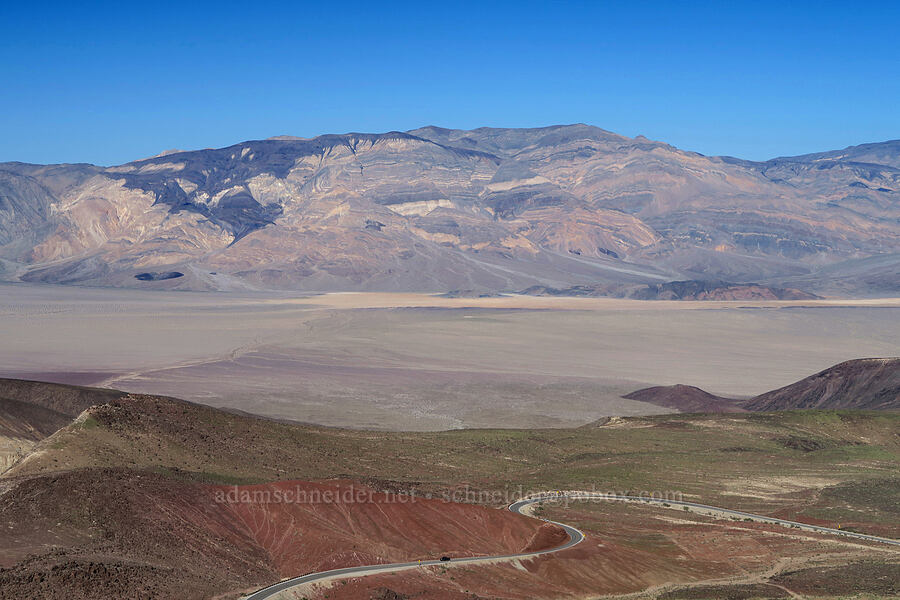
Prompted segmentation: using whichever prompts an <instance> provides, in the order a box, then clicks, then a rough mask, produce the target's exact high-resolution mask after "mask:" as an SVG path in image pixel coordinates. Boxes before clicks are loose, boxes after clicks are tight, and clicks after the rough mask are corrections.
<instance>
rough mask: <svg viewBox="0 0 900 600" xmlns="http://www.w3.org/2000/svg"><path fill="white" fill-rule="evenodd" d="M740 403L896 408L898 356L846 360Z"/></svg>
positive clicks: (773, 407)
mask: <svg viewBox="0 0 900 600" xmlns="http://www.w3.org/2000/svg"><path fill="white" fill-rule="evenodd" d="M741 405H742V406H743V407H744V408H746V409H747V410H754V411H760V410H764V411H774V410H791V409H796V408H827V409H841V408H859V409H870V410H898V409H900V358H861V359H859V360H848V361H847V362H842V363H840V364H839V365H835V366H833V367H831V368H828V369H825V370H824V371H822V372H821V373H816V374H815V375H811V376H809V377H807V378H806V379H801V380H800V381H798V382H797V383H793V384H791V385H789V386H786V387H783V388H780V389H777V390H773V391H771V392H767V393H765V394H762V395H760V396H757V397H755V398H752V399H750V400H747V401H745V402H742V403H741Z"/></svg>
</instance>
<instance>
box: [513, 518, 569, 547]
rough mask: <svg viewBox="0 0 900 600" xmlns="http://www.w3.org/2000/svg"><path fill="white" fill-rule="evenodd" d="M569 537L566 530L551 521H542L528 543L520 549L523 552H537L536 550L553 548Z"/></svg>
mask: <svg viewBox="0 0 900 600" xmlns="http://www.w3.org/2000/svg"><path fill="white" fill-rule="evenodd" d="M568 539H569V534H568V533H566V530H565V529H563V528H562V527H560V526H558V525H554V524H553V523H544V524H543V525H541V528H540V529H538V530H537V532H536V533H535V534H534V537H532V538H531V541H530V542H528V545H527V546H525V548H523V549H522V551H523V552H537V551H538V550H546V549H547V548H555V547H557V546H560V545H562V544H563V543H565V542H566V540H568Z"/></svg>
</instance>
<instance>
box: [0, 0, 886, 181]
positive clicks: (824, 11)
mask: <svg viewBox="0 0 900 600" xmlns="http://www.w3.org/2000/svg"><path fill="white" fill-rule="evenodd" d="M13 4H15V5H13ZM898 30H900V3H897V2H890V3H869V4H865V3H863V4H856V5H854V4H851V3H830V2H809V3H804V2H785V1H781V2H747V3H740V2H727V1H726V2H716V3H712V2H711V3H702V2H677V3H676V2H671V3H656V2H643V3H642V2H592V3H575V2H559V3H551V2H545V3H531V2H515V3H507V2H501V1H497V2H493V3H486V2H479V3H463V2H443V3H436V7H435V6H429V3H423V2H417V3H409V4H405V3H397V4H379V3H376V2H369V3H359V4H355V3H353V2H341V3H335V4H332V3H328V2H321V1H320V2H316V3H312V4H304V3H301V2H296V3H283V4H275V3H267V2H245V3H240V4H238V3H228V2H218V3H208V4H203V3H195V4H193V5H191V6H187V5H186V4H167V3H165V2H160V3H149V4H148V3H140V5H138V6H134V7H129V6H124V5H121V4H118V3H107V4H104V3H90V2H87V3H84V4H78V3H66V4H62V3H59V4H56V3H45V4H28V3H24V2H17V3H11V2H2V3H0V161H4V160H21V161H26V162H93V163H97V164H118V163H122V162H126V161H128V160H132V159H136V158H141V157H145V156H149V155H153V154H156V153H158V152H160V151H162V150H165V149H168V148H183V149H195V148H203V147H219V146H225V145H229V144H232V143H236V142H239V141H243V140H247V139H260V138H265V137H269V136H273V135H279V134H290V135H299V136H314V135H317V134H321V133H341V132H347V131H389V130H405V129H410V128H414V127H418V126H421V125H426V124H433V125H440V126H444V127H455V128H473V127H479V126H496V127H532V126H542V125H549V124H556V123H574V122H585V123H590V124H592V125H597V126H599V127H603V128H604V129H609V130H612V131H615V132H617V133H622V134H625V135H629V136H634V135H638V134H643V135H646V136H647V137H650V138H653V139H658V140H663V141H666V142H669V143H671V144H674V145H676V146H679V147H681V148H685V149H689V150H695V151H698V152H702V153H704V154H730V155H734V156H740V157H742V158H750V159H766V158H771V157H773V156H779V155H789V154H800V153H804V152H813V151H820V150H829V149H835V148H842V147H844V146H847V145H850V144H857V143H862V142H869V141H883V140H887V139H894V138H900V43H898V42H897V31H898Z"/></svg>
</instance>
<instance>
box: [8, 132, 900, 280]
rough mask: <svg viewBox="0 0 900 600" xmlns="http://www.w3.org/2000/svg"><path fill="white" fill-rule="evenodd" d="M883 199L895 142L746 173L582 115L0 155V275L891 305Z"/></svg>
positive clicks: (894, 237)
mask: <svg viewBox="0 0 900 600" xmlns="http://www.w3.org/2000/svg"><path fill="white" fill-rule="evenodd" d="M898 199H900V140H895V141H890V142H884V143H875V144H864V145H861V146H854V147H850V148H847V149H844V150H840V151H833V152H823V153H819V154H809V155H804V156H796V157H787V158H776V159H773V160H769V161H765V162H752V161H746V160H740V159H736V158H730V157H708V156H703V155H701V154H697V153H695V152H688V151H684V150H680V149H678V148H675V147H673V146H671V145H668V144H665V143H662V142H656V141H651V140H649V139H646V138H644V137H641V136H638V137H636V138H628V137H624V136H621V135H617V134H614V133H611V132H608V131H605V130H602V129H599V128H597V127H592V126H588V125H582V124H578V125H565V126H553V127H544V128H537V129H494V128H480V129H474V130H470V131H463V130H454V129H442V128H438V127H424V128H421V129H416V130H412V131H408V132H390V133H384V134H359V133H349V134H343V135H323V136H319V137H316V138H312V139H304V138H295V137H289V136H282V137H278V138H270V139H267V140H260V141H248V142H244V143H240V144H236V145H234V146H230V147H227V148H221V149H207V150H198V151H190V152H182V151H167V152H165V153H163V154H161V155H159V156H156V157H153V158H148V159H144V160H137V161H134V162H130V163H127V164H124V165H119V166H113V167H100V166H94V165H89V164H60V165H34V164H24V163H15V162H13V163H0V279H3V280H7V281H30V282H45V283H61V284H78V285H99V286H117V287H139V288H147V289H156V288H165V289H196V290H234V289H284V290H306V291H325V290H328V291H345V290H346V291H350V290H355V291H421V292H450V291H459V290H471V291H494V292H496V291H521V290H525V289H527V288H529V287H532V286H546V287H548V288H553V289H565V288H568V287H571V286H592V289H596V290H600V293H602V294H610V295H633V294H637V295H638V297H654V294H656V293H657V292H656V291H654V290H657V291H658V290H660V289H661V288H660V286H661V285H664V284H667V283H670V282H681V281H704V282H705V281H716V282H720V283H721V285H726V284H752V285H753V286H762V287H771V288H773V289H778V290H781V291H780V292H778V294H784V293H793V292H784V290H785V289H787V290H794V289H796V290H802V291H803V292H804V293H810V294H822V295H838V296H877V295H890V294H892V293H895V292H897V291H900V260H898V257H900V202H898ZM722 282H724V283H722ZM754 289H756V288H754ZM647 290H650V291H649V292H648V291H647ZM757 291H758V290H757ZM757 291H755V292H754V293H757ZM776 295H777V294H776Z"/></svg>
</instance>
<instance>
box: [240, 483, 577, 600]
mask: <svg viewBox="0 0 900 600" xmlns="http://www.w3.org/2000/svg"><path fill="white" fill-rule="evenodd" d="M544 500H546V498H528V499H525V500H520V501H519V502H516V503H514V504H511V505H510V506H509V510H511V511H512V512H514V513H519V514H523V513H522V509H523V508H524V507H526V506H528V505H530V504H534V503H535V502H543V501H544ZM528 516H531V515H528ZM541 520H542V521H546V522H548V523H553V524H554V525H558V526H559V527H562V528H563V529H564V530H565V531H566V533H567V534H569V539H568V540H567V541H566V542H564V543H563V544H562V545H560V546H556V547H554V548H548V549H546V550H538V551H536V552H523V553H521V554H504V555H500V556H473V557H468V558H454V559H452V560H451V561H449V562H447V561H441V560H422V561H412V562H404V563H390V564H384V565H369V566H365V567H346V568H343V569H331V570H330V571H319V572H317V573H310V574H308V575H302V576H300V577H294V578H293V579H285V580H284V581H280V582H278V583H276V584H274V585H270V586H269V587H266V588H263V589H261V590H259V591H256V592H253V593H252V594H250V595H249V596H245V597H244V600H262V599H263V598H271V597H272V596H274V595H275V594H277V593H279V592H283V591H285V590H287V589H290V588H292V587H294V586H298V585H302V584H304V583H311V582H313V581H321V580H324V579H333V578H339V579H343V578H347V577H365V576H366V575H375V574H383V573H397V572H399V571H408V570H410V569H417V568H419V567H430V566H434V565H444V566H451V565H452V566H456V565H471V564H475V563H486V562H507V561H513V560H517V559H520V558H531V557H534V556H540V555H542V554H549V553H551V552H559V551H560V550H565V549H566V548H571V547H572V546H574V545H575V544H580V543H581V542H583V541H584V534H583V533H581V532H580V531H578V530H577V529H575V528H574V527H572V526H570V525H565V524H563V523H557V522H556V521H550V520H548V519H541Z"/></svg>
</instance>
